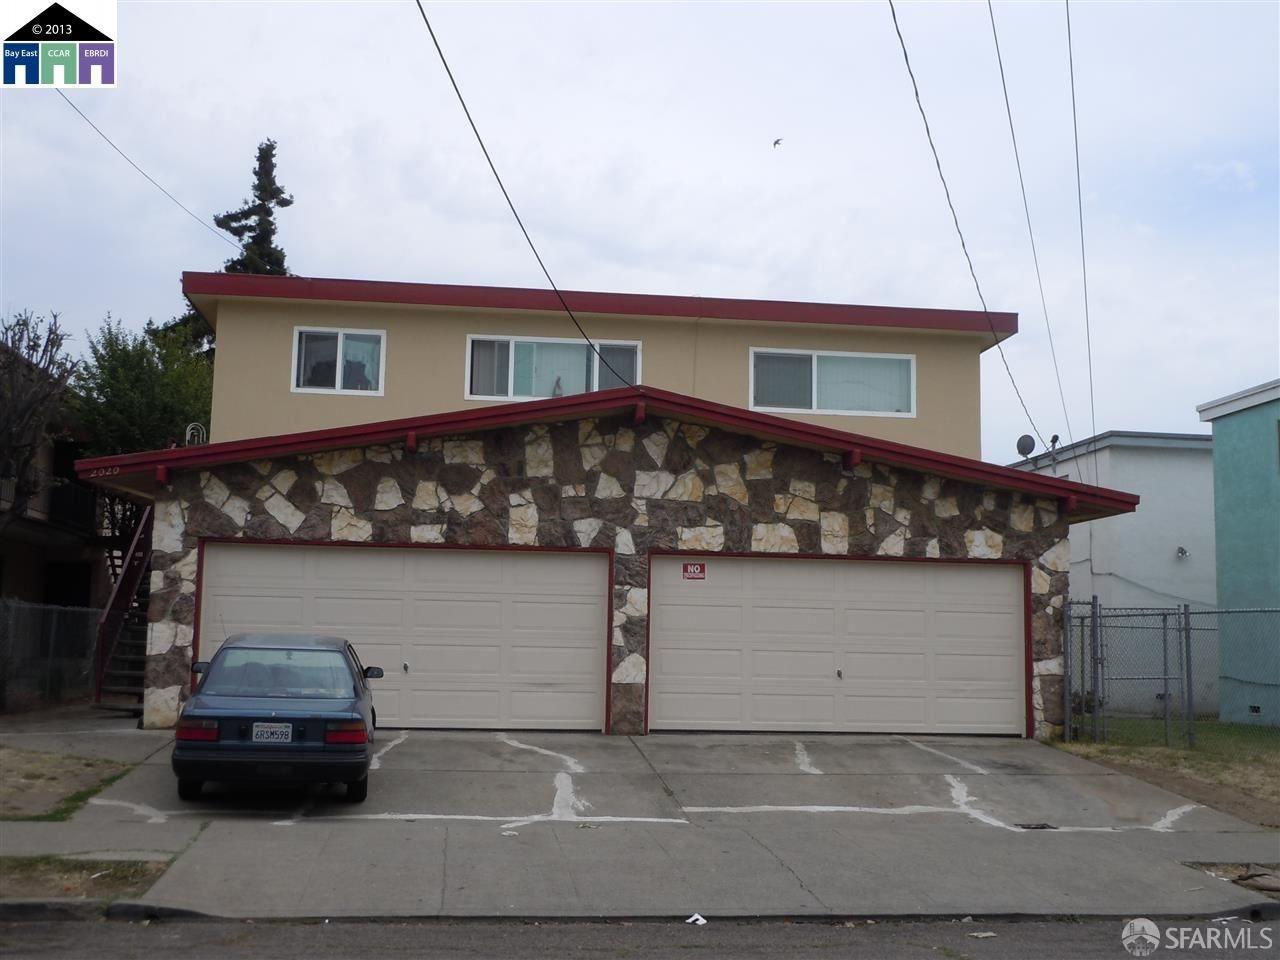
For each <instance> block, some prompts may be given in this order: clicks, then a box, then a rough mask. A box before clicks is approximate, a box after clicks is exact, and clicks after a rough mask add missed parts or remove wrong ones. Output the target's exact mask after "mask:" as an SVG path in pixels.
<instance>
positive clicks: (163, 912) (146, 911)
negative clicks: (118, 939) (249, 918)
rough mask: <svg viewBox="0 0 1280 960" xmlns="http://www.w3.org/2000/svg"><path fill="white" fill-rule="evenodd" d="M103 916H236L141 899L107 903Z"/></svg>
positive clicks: (169, 917) (185, 918) (212, 917)
mask: <svg viewBox="0 0 1280 960" xmlns="http://www.w3.org/2000/svg"><path fill="white" fill-rule="evenodd" d="M103 916H104V917H106V918H107V919H108V920H130V921H133V920H235V919H238V918H236V917H216V916H213V915H211V914H208V913H201V912H200V911H199V910H187V909H185V908H183V907H165V906H161V905H159V904H154V903H144V902H143V901H141V900H116V901H115V902H114V903H109V904H107V909H106V910H105V911H104V912H103Z"/></svg>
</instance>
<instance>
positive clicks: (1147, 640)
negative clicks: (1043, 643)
mask: <svg viewBox="0 0 1280 960" xmlns="http://www.w3.org/2000/svg"><path fill="white" fill-rule="evenodd" d="M1065 641H1066V642H1065V647H1064V663H1063V668H1064V670H1063V672H1064V676H1065V682H1064V684H1063V697H1064V700H1065V703H1064V709H1065V713H1066V716H1067V717H1068V723H1067V725H1066V731H1065V735H1066V738H1067V739H1068V740H1088V741H1093V742H1097V743H1115V744H1128V745H1133V746H1163V747H1170V748H1173V749H1180V750H1188V749H1195V750H1202V751H1213V752H1217V753H1222V754H1224V755H1229V754H1233V753H1235V754H1240V755H1242V756H1244V755H1248V754H1249V753H1251V752H1252V751H1255V750H1258V749H1263V750H1268V751H1270V750H1274V751H1280V608H1274V609H1251V610H1192V609H1191V608H1190V606H1189V605H1184V606H1181V607H1166V608H1160V607H1126V608H1118V607H1103V606H1101V605H1100V604H1099V603H1098V602H1097V599H1096V598H1095V599H1094V600H1093V601H1091V602H1079V601H1073V602H1071V603H1070V604H1068V605H1067V618H1066V638H1065Z"/></svg>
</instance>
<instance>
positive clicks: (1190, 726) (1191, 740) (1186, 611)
mask: <svg viewBox="0 0 1280 960" xmlns="http://www.w3.org/2000/svg"><path fill="white" fill-rule="evenodd" d="M1182 645H1183V647H1184V649H1185V650H1186V653H1185V655H1184V659H1185V660H1186V670H1187V678H1186V681H1185V682H1186V687H1185V688H1184V690H1185V692H1184V695H1183V699H1184V700H1185V705H1184V706H1185V709H1186V711H1187V746H1188V747H1194V746H1195V745H1196V709H1195V695H1194V693H1193V692H1192V686H1191V681H1192V672H1191V604H1189V603H1184V604H1183V605H1182Z"/></svg>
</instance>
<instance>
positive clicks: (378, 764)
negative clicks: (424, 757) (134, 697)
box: [369, 730, 409, 770]
mask: <svg viewBox="0 0 1280 960" xmlns="http://www.w3.org/2000/svg"><path fill="white" fill-rule="evenodd" d="M408 739H409V731H408V730H406V731H404V733H402V734H400V736H398V737H396V738H395V739H394V740H392V741H391V742H390V743H388V744H387V745H386V746H385V747H383V748H382V749H381V750H379V751H378V752H377V753H375V754H374V755H373V756H372V757H370V758H369V769H370V770H379V769H381V768H382V756H383V754H385V753H386V752H387V751H388V750H390V749H392V748H393V747H398V746H400V744H402V743H404V742H405V741H406V740H408Z"/></svg>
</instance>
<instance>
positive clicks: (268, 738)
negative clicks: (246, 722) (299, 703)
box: [253, 723, 293, 743]
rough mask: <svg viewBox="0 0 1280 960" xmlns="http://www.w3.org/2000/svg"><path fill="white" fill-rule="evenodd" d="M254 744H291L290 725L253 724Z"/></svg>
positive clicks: (291, 728)
mask: <svg viewBox="0 0 1280 960" xmlns="http://www.w3.org/2000/svg"><path fill="white" fill-rule="evenodd" d="M253 742H254V743H293V724H292V723H255V724H254V725H253Z"/></svg>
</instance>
